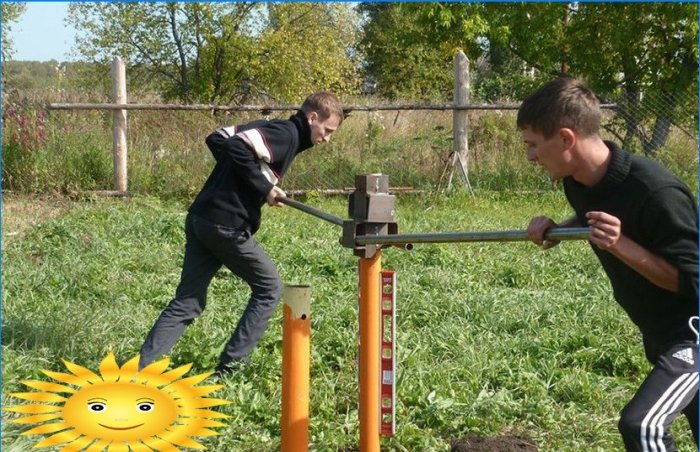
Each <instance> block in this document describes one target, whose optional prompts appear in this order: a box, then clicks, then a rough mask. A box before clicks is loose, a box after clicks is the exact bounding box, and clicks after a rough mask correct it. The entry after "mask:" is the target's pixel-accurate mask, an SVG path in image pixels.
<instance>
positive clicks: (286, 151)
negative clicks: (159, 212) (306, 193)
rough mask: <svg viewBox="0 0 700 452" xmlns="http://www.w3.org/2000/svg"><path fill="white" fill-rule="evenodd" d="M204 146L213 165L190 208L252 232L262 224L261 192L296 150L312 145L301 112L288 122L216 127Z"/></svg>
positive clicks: (282, 171)
mask: <svg viewBox="0 0 700 452" xmlns="http://www.w3.org/2000/svg"><path fill="white" fill-rule="evenodd" d="M206 144H207V146H208V147H209V149H210V150H211V153H212V154H213V155H214V158H215V159H216V165H215V166H214V169H213V170H212V172H211V174H210V175H209V178H208V179H207V181H206V182H205V183H204V187H203V188H202V190H201V191H200V192H199V194H198V195H197V197H196V198H195V200H194V202H193V203H192V205H191V206H190V209H189V211H190V212H191V213H193V214H195V215H197V216H199V217H201V218H204V219H206V220H209V221H211V222H212V223H216V224H220V225H223V226H228V227H232V228H237V229H247V230H248V231H250V232H251V234H253V233H255V232H256V231H257V230H258V228H259V227H260V215H261V207H262V205H263V204H264V203H265V196H266V195H267V194H268V193H269V192H270V190H271V189H272V187H273V186H274V185H276V184H277V182H278V181H279V179H280V178H281V177H282V176H283V175H284V174H285V173H286V172H287V170H288V169H289V167H290V166H291V164H292V162H293V161H294V158H295V157H296V156H297V154H299V153H300V152H302V151H304V150H306V149H308V148H310V147H311V146H312V143H311V130H310V128H309V122H308V120H307V118H306V115H305V114H304V113H303V112H302V111H301V110H300V111H298V112H297V113H296V114H294V115H292V116H291V117H290V118H289V119H288V120H272V121H267V120H257V121H253V122H250V123H248V124H244V125H240V126H230V127H223V128H220V129H217V130H216V131H214V132H213V133H211V134H210V135H209V136H208V137H207V138H206Z"/></svg>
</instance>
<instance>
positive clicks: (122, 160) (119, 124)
mask: <svg viewBox="0 0 700 452" xmlns="http://www.w3.org/2000/svg"><path fill="white" fill-rule="evenodd" d="M112 101H113V102H114V103H115V104H126V102H127V100H126V67H125V65H124V60H122V59H121V58H120V57H114V60H113V61H112ZM112 130H113V132H112V156H113V161H114V189H115V190H116V191H120V192H125V191H126V189H127V174H126V171H127V166H126V162H127V158H126V156H127V148H126V110H114V112H113V113H112Z"/></svg>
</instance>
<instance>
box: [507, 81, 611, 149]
mask: <svg viewBox="0 0 700 452" xmlns="http://www.w3.org/2000/svg"><path fill="white" fill-rule="evenodd" d="M517 125H518V129H525V128H529V129H531V130H532V131H533V132H537V133H540V134H542V135H543V136H544V137H545V138H547V139H548V138H552V137H553V136H554V134H555V133H557V131H558V130H559V129H561V128H563V127H566V128H569V129H571V130H573V131H575V132H576V133H578V134H580V135H582V136H586V137H587V136H592V135H597V134H598V129H599V128H600V102H599V101H598V98H596V96H595V94H593V91H591V90H590V89H589V88H588V86H587V85H586V83H585V82H584V81H583V80H580V79H576V78H570V77H560V78H558V79H555V80H552V81H550V82H548V83H546V84H545V85H543V86H542V87H540V88H539V89H538V90H537V91H535V92H534V93H532V94H530V95H529V96H528V97H527V98H526V99H525V101H524V102H523V103H522V105H521V106H520V109H519V110H518V120H517Z"/></svg>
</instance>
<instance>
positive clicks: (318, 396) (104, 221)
mask: <svg viewBox="0 0 700 452" xmlns="http://www.w3.org/2000/svg"><path fill="white" fill-rule="evenodd" d="M23 202H24V203H25V204H26V203H28V201H26V200H25V201H23ZM306 202H307V203H308V204H311V205H314V206H316V207H318V208H321V209H323V210H325V211H328V212H331V213H333V214H335V215H338V216H343V217H344V216H345V211H346V200H345V199H343V198H322V197H310V198H308V199H306ZM3 204H4V205H3V214H4V215H3V252H2V264H3V265H2V283H3V291H2V379H3V386H2V402H3V405H4V406H7V405H16V404H18V403H22V402H21V401H19V400H17V399H13V398H11V397H9V396H8V393H10V392H16V391H24V390H26V388H24V387H23V386H22V385H21V384H20V381H21V380H26V379H42V380H46V379H47V377H45V376H44V375H43V374H41V373H40V372H39V369H50V370H55V371H62V370H65V368H64V367H63V364H62V362H61V360H62V359H65V360H68V361H71V362H75V363H77V364H80V365H82V366H85V367H87V368H89V369H97V366H98V365H99V363H100V361H101V360H102V359H103V358H104V357H105V355H106V354H107V353H108V352H110V351H112V352H114V353H115V354H116V356H117V361H118V362H119V363H120V364H122V363H124V362H125V361H126V360H128V359H129V358H131V357H133V356H134V355H135V354H136V353H137V352H138V350H139V347H140V345H141V342H142V341H143V338H144V336H145V334H146V332H147V331H148V329H149V328H150V327H151V325H152V323H153V321H154V320H155V318H156V317H157V315H158V314H159V312H160V311H161V309H162V308H163V307H164V306H165V305H166V304H167V303H168V302H169V300H170V298H171V297H172V295H173V293H174V290H175V287H176V285H177V282H178V276H179V271H180V264H181V258H182V252H183V248H184V233H183V227H182V226H183V220H184V212H185V210H186V207H187V203H185V202H182V201H175V200H169V201H163V200H159V199H157V198H151V197H134V198H131V199H122V200H115V199H97V198H95V199H84V200H81V201H77V202H72V203H70V205H66V204H65V203H62V204H61V206H60V209H59V210H57V211H55V210H52V211H51V212H49V213H46V214H45V215H41V212H43V210H40V209H32V208H31V207H29V208H28V207H24V208H21V207H17V206H15V207H16V208H15V209H14V210H6V208H7V209H10V208H11V207H12V204H9V205H8V203H7V201H4V202H3ZM29 204H30V206H31V203H29ZM8 212H12V213H11V214H10V215H7V213H8ZM569 213H570V212H569V210H568V208H567V207H566V203H565V200H564V199H563V196H562V194H561V192H558V191H551V192H541V193H529V194H517V193H505V192H501V193H493V194H491V193H486V192H482V193H480V194H479V195H478V196H477V197H474V198H472V197H470V196H467V195H464V194H459V193H455V194H452V195H449V196H444V197H441V198H439V199H438V200H436V199H435V198H429V197H409V196H406V195H401V196H400V197H399V200H398V218H399V219H398V221H399V226H400V230H401V231H402V232H429V231H458V230H500V229H523V228H525V227H526V225H527V222H528V221H529V219H530V217H531V216H533V215H536V214H547V215H550V216H552V217H554V218H559V219H560V218H563V217H564V216H567V215H568V214H569ZM37 218H43V219H40V220H38V219H37ZM8 227H10V228H11V230H9V231H6V228H8ZM339 235H340V231H339V229H338V228H337V227H335V226H333V225H331V224H328V223H325V222H322V221H321V220H318V219H316V218H313V217H310V216H307V215H304V214H302V213H300V212H298V211H296V210H293V209H291V208H283V209H271V208H266V209H265V212H264V221H263V227H262V229H261V230H260V231H259V233H258V234H257V238H258V240H259V241H260V242H261V243H262V244H263V246H264V247H265V248H266V250H268V253H269V255H270V256H271V257H272V258H273V260H274V261H275V262H277V264H278V268H279V270H280V273H281V274H282V276H283V279H284V280H285V281H286V282H288V283H295V284H310V285H311V286H312V288H313V302H312V312H311V318H312V345H311V347H312V357H311V359H312V369H311V379H312V381H311V388H312V394H311V427H310V435H311V443H312V444H311V448H312V450H317V451H336V450H352V449H353V448H355V447H356V446H357V443H358V435H359V432H358V430H359V424H358V415H357V389H358V388H357V354H358V353H357V343H358V325H357V287H356V284H357V274H356V273H357V272H356V267H357V260H356V258H355V257H353V256H352V253H351V252H350V251H349V250H347V249H344V248H342V247H340V245H339V244H338V238H339ZM383 263H384V265H383V266H384V267H385V268H387V269H394V270H396V271H397V274H398V300H397V306H398V320H397V330H398V333H397V336H398V338H397V344H398V345H397V348H398V364H397V368H398V376H397V419H396V422H397V435H396V436H395V437H394V438H385V439H383V440H382V446H383V450H392V451H441V450H448V449H449V444H450V441H452V440H455V439H459V438H463V437H465V436H467V435H483V436H494V435H504V434H513V435H527V436H529V437H530V438H532V439H533V440H534V442H535V443H536V444H537V445H538V447H539V449H540V450H542V451H615V450H622V443H621V441H620V439H619V437H618V433H617V427H616V424H617V419H618V411H619V410H620V409H621V408H622V406H623V405H624V404H625V403H626V401H627V400H628V399H629V398H630V397H631V395H632V394H633V392H634V390H635V388H636V387H637V386H638V385H639V384H640V382H641V381H642V379H643V378H644V376H645V374H646V372H647V371H648V370H649V369H650V366H649V365H648V363H647V362H646V361H645V360H644V358H643V352H642V348H641V344H640V337H639V334H638V332H637V331H636V329H635V328H634V326H633V325H632V324H631V323H630V322H629V320H627V318H626V316H625V314H624V313H623V312H622V310H621V309H620V308H619V307H618V306H617V305H616V303H615V302H614V300H613V299H612V296H611V293H610V289H609V284H608V282H607V279H606V278H605V276H604V274H603V272H602V270H601V269H600V267H599V265H598V263H597V261H596V259H595V257H594V255H593V253H592V252H591V251H590V249H589V247H588V244H586V243H582V242H567V243H562V244H561V245H560V246H558V247H556V248H554V249H552V250H550V251H547V252H542V251H540V250H539V249H538V248H537V247H535V246H534V245H532V244H529V243H511V244H451V245H447V244H444V245H416V248H415V249H414V250H413V251H411V252H404V251H400V250H387V251H385V252H384V258H383ZM246 299H247V288H246V287H244V285H243V284H242V283H241V282H240V281H239V280H238V279H236V278H235V277H232V276H231V275H230V274H229V273H228V272H227V271H223V270H222V271H221V272H220V274H219V275H218V276H217V278H215V279H214V281H213V283H212V285H211V287H210V291H209V300H208V307H207V310H206V311H205V313H204V315H203V316H202V317H201V318H199V319H198V320H197V321H196V322H195V323H194V324H193V325H192V326H191V327H190V328H189V329H188V331H187V332H186V334H185V336H183V338H182V339H181V340H180V341H179V342H178V344H177V345H176V347H175V349H174V350H173V352H172V355H171V359H172V361H173V363H172V366H175V365H182V364H185V363H190V362H191V363H194V366H193V369H192V371H191V373H193V374H194V373H202V372H205V371H209V370H211V369H212V368H213V366H214V365H215V364H216V359H217V357H218V354H219V353H220V350H221V347H222V345H223V343H224V342H225V340H226V339H227V338H228V336H229V334H230V332H231V330H232V328H233V326H234V324H235V322H236V321H237V319H238V317H239V315H240V313H241V312H242V310H243V304H244V301H245V300H246ZM281 348H282V347H281V309H278V310H277V312H276V314H275V316H274V317H273V319H272V321H271V326H270V328H269V330H268V332H267V334H266V335H265V337H264V338H263V340H262V342H261V343H260V345H259V347H258V348H257V349H256V351H255V352H254V353H253V356H252V361H251V364H250V366H248V367H247V368H246V369H245V371H244V372H242V373H241V374H238V375H237V376H235V377H234V378H232V379H231V380H229V381H228V383H227V386H226V388H224V389H222V390H220V391H218V392H217V393H216V394H215V396H216V397H220V398H224V399H227V400H230V401H232V402H233V403H232V404H230V405H228V406H225V407H223V408H221V410H222V411H224V412H226V413H227V414H229V415H230V416H231V418H230V419H228V420H227V424H228V426H227V427H225V428H221V429H219V431H220V432H221V433H222V434H221V435H220V436H217V437H208V438H205V439H201V438H198V440H200V439H201V441H202V442H203V443H204V444H205V445H206V446H207V447H208V449H209V450H212V451H224V452H225V451H268V450H269V451H272V450H277V449H279V435H280V430H279V415H280V394H281V384H280V377H281V366H280V363H281ZM12 417H13V415H11V414H8V413H4V414H3V422H2V448H3V450H5V451H8V452H24V451H28V450H30V449H31V447H32V446H33V445H34V444H36V443H37V442H38V441H39V440H40V439H41V438H42V437H40V436H28V437H27V436H25V437H20V436H19V434H20V433H21V431H22V430H24V429H25V427H21V426H17V425H13V424H9V423H8V422H7V421H8V420H9V419H10V418H12ZM673 430H674V432H675V434H676V437H677V439H678V441H679V445H680V450H682V451H685V452H688V451H691V450H694V446H693V445H692V442H691V440H690V434H689V431H688V428H687V424H686V423H685V421H680V422H676V423H675V424H674V426H673Z"/></svg>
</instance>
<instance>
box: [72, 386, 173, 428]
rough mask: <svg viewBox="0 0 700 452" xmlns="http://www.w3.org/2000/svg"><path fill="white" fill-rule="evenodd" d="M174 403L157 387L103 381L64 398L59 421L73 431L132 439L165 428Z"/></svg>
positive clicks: (168, 423) (171, 421) (171, 414)
mask: <svg viewBox="0 0 700 452" xmlns="http://www.w3.org/2000/svg"><path fill="white" fill-rule="evenodd" d="M176 418H177V405H176V403H175V401H174V400H173V399H171V398H170V397H168V396H166V395H165V394H163V393H162V392H160V391H159V390H158V389H155V388H151V387H148V386H143V385H141V384H137V383H122V384H120V383H111V384H110V383H105V384H102V385H99V386H91V387H87V388H84V389H81V390H80V391H78V392H77V393H76V394H74V395H73V397H71V398H70V399H68V400H67V401H66V404H65V405H64V407H63V421H64V422H65V423H66V424H67V425H73V426H75V430H76V433H81V434H83V435H91V436H94V437H99V438H102V439H106V440H113V441H120V440H121V441H133V440H139V439H143V438H148V437H150V436H155V435H157V434H159V433H161V432H163V431H165V430H166V429H167V428H168V427H169V426H170V425H171V424H172V423H173V422H174V421H175V419H176Z"/></svg>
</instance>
